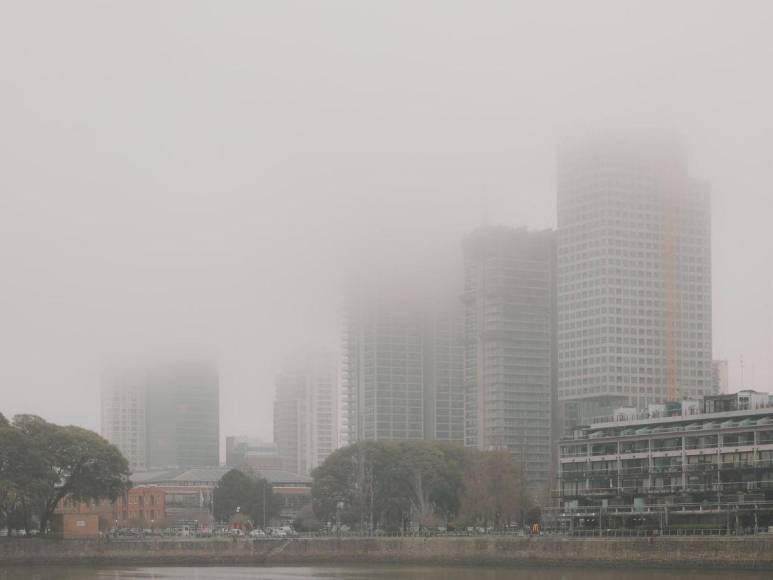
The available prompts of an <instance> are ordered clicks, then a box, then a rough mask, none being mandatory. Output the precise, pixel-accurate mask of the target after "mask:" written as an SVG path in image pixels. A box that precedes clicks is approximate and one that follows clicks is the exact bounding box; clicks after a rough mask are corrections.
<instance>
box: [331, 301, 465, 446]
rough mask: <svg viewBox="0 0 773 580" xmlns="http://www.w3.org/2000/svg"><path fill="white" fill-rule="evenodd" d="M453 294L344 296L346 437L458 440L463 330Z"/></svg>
mask: <svg viewBox="0 0 773 580" xmlns="http://www.w3.org/2000/svg"><path fill="white" fill-rule="evenodd" d="M444 298H445V297H444ZM453 298H454V300H453V301H449V300H446V299H440V300H438V301H435V302H434V303H432V304H429V303H428V301H425V300H422V299H421V298H419V297H416V296H407V295H399V293H389V292H385V293H381V292H378V291H373V292H361V293H358V294H356V295H353V296H351V297H350V299H349V301H348V304H347V311H346V316H345V320H344V331H343V345H342V355H343V356H342V364H341V366H342V387H343V401H342V408H343V415H344V416H343V426H344V429H343V431H344V432H343V436H344V442H345V443H354V442H357V441H393V440H419V439H430V440H441V441H449V442H453V443H459V444H461V443H463V440H464V432H463V425H464V422H463V417H464V391H463V379H462V365H463V361H462V356H463V342H462V340H463V331H462V326H461V319H460V316H459V314H458V305H457V304H456V301H455V297H453ZM449 302H452V303H451V304H449Z"/></svg>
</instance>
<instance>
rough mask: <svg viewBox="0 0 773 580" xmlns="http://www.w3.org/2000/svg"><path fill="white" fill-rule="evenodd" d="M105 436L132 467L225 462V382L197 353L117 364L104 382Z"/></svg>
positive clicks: (140, 468)
mask: <svg viewBox="0 0 773 580" xmlns="http://www.w3.org/2000/svg"><path fill="white" fill-rule="evenodd" d="M102 435H103V436H104V437H105V438H106V439H107V440H108V441H110V442H111V443H113V444H115V445H116V446H117V447H118V448H119V449H120V450H121V452H122V453H123V454H124V455H125V456H126V458H127V460H128V461H129V466H130V468H131V469H132V471H142V470H145V469H153V468H164V467H202V466H216V465H219V456H220V449H219V382H218V371H217V367H216V365H215V364H214V363H210V362H209V361H208V360H206V359H202V358H196V357H170V358H167V359H166V360H164V361H163V362H134V363H125V364H120V365H111V366H110V367H109V368H108V370H107V371H106V372H105V373H104V377H103V384H102Z"/></svg>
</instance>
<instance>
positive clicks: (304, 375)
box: [274, 351, 338, 475]
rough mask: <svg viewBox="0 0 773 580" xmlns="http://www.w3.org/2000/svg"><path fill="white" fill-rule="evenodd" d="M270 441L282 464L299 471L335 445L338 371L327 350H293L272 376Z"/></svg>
mask: <svg viewBox="0 0 773 580" xmlns="http://www.w3.org/2000/svg"><path fill="white" fill-rule="evenodd" d="M274 442H275V443H276V445H277V450H278V453H279V457H280V461H281V465H282V468H283V469H285V470H287V471H290V472H293V473H299V474H303V475H307V474H309V473H310V472H311V470H312V469H314V468H315V467H317V466H318V465H320V464H321V463H322V462H323V461H324V460H325V459H326V458H327V456H328V455H330V454H331V453H332V452H333V451H334V450H335V449H336V448H337V447H338V372H337V368H336V359H335V357H334V355H333V354H332V353H331V352H326V351H317V352H305V353H302V354H297V355H295V356H293V357H291V358H288V360H287V361H286V362H285V367H284V370H283V372H282V373H281V374H280V375H279V376H278V377H277V380H276V395H275V399H274Z"/></svg>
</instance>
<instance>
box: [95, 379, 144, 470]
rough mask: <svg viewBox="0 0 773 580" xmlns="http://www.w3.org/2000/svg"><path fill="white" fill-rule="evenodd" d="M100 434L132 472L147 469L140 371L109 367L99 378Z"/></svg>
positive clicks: (142, 381) (142, 388)
mask: <svg viewBox="0 0 773 580" xmlns="http://www.w3.org/2000/svg"><path fill="white" fill-rule="evenodd" d="M101 405H102V409H101V410H102V412H101V423H102V425H101V430H100V432H101V434H102V436H103V437H104V438H105V439H107V440H108V441H109V442H110V443H112V444H113V445H115V446H116V447H118V449H120V451H121V453H123V455H124V457H126V459H127V461H128V462H129V468H130V469H131V471H132V472H135V471H143V470H145V469H147V467H148V462H147V442H146V419H145V405H146V394H145V376H144V373H141V372H137V371H129V370H127V369H120V370H119V369H116V368H112V369H110V370H108V371H106V372H105V374H104V376H103V379H102V401H101Z"/></svg>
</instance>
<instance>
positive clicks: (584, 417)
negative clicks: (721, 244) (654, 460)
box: [558, 135, 715, 424]
mask: <svg viewBox="0 0 773 580" xmlns="http://www.w3.org/2000/svg"><path fill="white" fill-rule="evenodd" d="M687 169H688V168H687V155H686V152H685V151H684V149H683V148H682V147H681V146H680V145H678V144H677V143H675V142H674V141H673V140H670V139H665V138H661V137H660V136H657V137H655V138H650V137H647V136H642V135H636V136H630V135H618V136H613V137H609V136H605V137H603V138H597V139H589V140H586V141H583V142H579V143H572V144H570V145H568V146H566V147H565V148H564V150H563V151H562V153H561V156H560V159H559V171H558V367H559V371H558V372H559V375H558V397H559V399H560V400H561V401H563V402H564V404H565V405H566V410H567V415H568V416H569V419H568V421H567V422H568V423H572V422H573V423H575V424H576V423H586V424H587V422H589V421H592V419H593V417H598V416H609V415H610V414H611V412H612V410H613V409H615V408H617V407H621V406H626V405H631V406H635V407H636V408H637V409H640V410H641V409H646V408H647V405H649V404H650V403H662V402H664V401H666V400H667V399H673V400H679V399H682V398H684V397H691V398H694V397H701V396H703V395H710V394H713V393H714V392H715V388H714V386H713V384H712V367H711V361H712V342H711V334H712V321H711V218H710V208H709V194H708V187H707V186H706V184H704V183H702V182H699V181H696V180H694V179H692V178H691V177H690V176H689V174H688V170H687Z"/></svg>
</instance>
